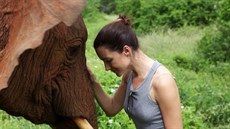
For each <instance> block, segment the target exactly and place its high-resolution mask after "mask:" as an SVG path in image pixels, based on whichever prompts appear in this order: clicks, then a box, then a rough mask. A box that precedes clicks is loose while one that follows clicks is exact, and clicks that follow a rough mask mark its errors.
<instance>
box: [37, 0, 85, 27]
mask: <svg viewBox="0 0 230 129" xmlns="http://www.w3.org/2000/svg"><path fill="white" fill-rule="evenodd" d="M39 1H40V2H41V4H42V6H44V7H45V8H46V9H47V10H49V12H50V13H51V14H52V15H54V16H56V17H57V18H58V19H59V20H60V21H63V22H64V23H65V24H66V25H68V26H70V25H72V24H73V22H74V21H75V20H76V19H77V17H78V16H79V14H80V13H81V11H82V10H83V8H84V6H85V0H39Z"/></svg>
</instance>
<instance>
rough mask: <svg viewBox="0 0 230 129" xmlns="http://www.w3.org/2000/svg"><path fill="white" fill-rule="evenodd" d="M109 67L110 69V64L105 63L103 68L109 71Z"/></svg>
mask: <svg viewBox="0 0 230 129" xmlns="http://www.w3.org/2000/svg"><path fill="white" fill-rule="evenodd" d="M110 69H111V67H110V65H108V64H106V63H105V70H106V71H109V70H110Z"/></svg>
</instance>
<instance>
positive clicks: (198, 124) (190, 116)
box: [182, 106, 208, 129]
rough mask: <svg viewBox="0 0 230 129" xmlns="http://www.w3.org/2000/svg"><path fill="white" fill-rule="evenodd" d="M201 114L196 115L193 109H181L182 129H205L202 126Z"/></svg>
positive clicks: (205, 126)
mask: <svg viewBox="0 0 230 129" xmlns="http://www.w3.org/2000/svg"><path fill="white" fill-rule="evenodd" d="M200 115H201V114H197V113H196V110H195V109H194V107H188V106H187V107H182V118H183V128H184V129H207V128H208V126H207V125H206V124H204V122H203V120H202V117H201V116H200Z"/></svg>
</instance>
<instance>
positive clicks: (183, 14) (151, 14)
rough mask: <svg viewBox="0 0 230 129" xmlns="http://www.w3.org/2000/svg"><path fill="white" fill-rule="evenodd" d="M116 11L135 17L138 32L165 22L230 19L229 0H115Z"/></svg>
mask: <svg viewBox="0 0 230 129" xmlns="http://www.w3.org/2000/svg"><path fill="white" fill-rule="evenodd" d="M115 7H116V8H115V11H114V13H116V14H126V15H129V16H131V17H132V18H133V19H134V20H133V21H134V27H135V29H136V30H137V32H141V33H143V32H150V31H152V30H153V29H158V28H159V27H160V28H161V27H162V26H165V27H167V28H178V27H182V26H184V25H210V24H212V23H214V22H215V21H216V20H217V19H223V20H224V21H229V16H230V14H229V12H230V11H229V8H230V4H229V1H228V0H219V1H216V0H177V1H172V0H126V1H124V0H115Z"/></svg>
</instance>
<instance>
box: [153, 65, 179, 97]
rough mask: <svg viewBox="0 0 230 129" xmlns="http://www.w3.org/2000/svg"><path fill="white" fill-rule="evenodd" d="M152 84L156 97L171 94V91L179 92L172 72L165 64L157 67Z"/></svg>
mask: <svg viewBox="0 0 230 129" xmlns="http://www.w3.org/2000/svg"><path fill="white" fill-rule="evenodd" d="M152 86H153V89H154V94H155V97H156V99H157V97H159V96H161V95H170V93H173V92H177V85H176V81H175V79H174V77H173V75H172V74H171V72H170V71H169V70H168V69H167V68H166V67H164V66H160V67H159V68H158V69H157V71H156V73H155V75H154V77H153V84H152Z"/></svg>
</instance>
